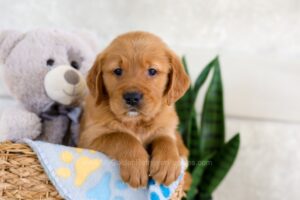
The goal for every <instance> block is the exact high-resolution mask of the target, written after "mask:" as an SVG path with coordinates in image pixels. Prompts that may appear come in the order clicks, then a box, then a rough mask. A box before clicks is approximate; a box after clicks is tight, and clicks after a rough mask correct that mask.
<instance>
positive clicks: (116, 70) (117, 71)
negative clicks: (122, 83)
mask: <svg viewBox="0 0 300 200" xmlns="http://www.w3.org/2000/svg"><path fill="white" fill-rule="evenodd" d="M122 73H123V70H122V69H121V68H117V69H115V70H114V74H115V75H117V76H121V75H122Z"/></svg>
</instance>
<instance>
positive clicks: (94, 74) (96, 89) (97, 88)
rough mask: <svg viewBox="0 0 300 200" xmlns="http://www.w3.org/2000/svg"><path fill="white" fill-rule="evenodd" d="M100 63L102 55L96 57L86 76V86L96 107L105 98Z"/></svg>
mask: <svg viewBox="0 0 300 200" xmlns="http://www.w3.org/2000/svg"><path fill="white" fill-rule="evenodd" d="M102 62H103V55H102V54H100V55H98V56H97V59H96V61H95V62H94V65H93V67H92V68H91V69H90V70H89V72H88V75H87V86H88V88H89V90H90V93H91V95H92V96H93V97H94V98H95V102H96V106H97V105H100V103H101V101H102V100H103V99H104V98H105V96H106V91H105V87H104V82H103V77H102Z"/></svg>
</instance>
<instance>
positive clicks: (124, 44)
mask: <svg viewBox="0 0 300 200" xmlns="http://www.w3.org/2000/svg"><path fill="white" fill-rule="evenodd" d="M88 85H89V88H90V90H91V94H92V95H93V96H94V97H95V98H96V102H97V104H100V103H101V101H108V102H109V106H110V109H111V111H112V112H113V113H114V114H115V115H116V117H117V118H119V119H121V120H123V121H130V120H140V119H143V120H148V119H151V118H153V117H154V116H155V115H156V114H157V113H158V112H159V110H160V108H161V107H162V106H163V105H166V104H168V105H170V104H172V103H174V102H175V101H176V100H177V99H178V98H180V97H181V96H182V95H183V94H184V92H185V91H186V89H187V88H188V86H189V79H188V77H187V75H186V73H185V71H184V69H183V66H182V65H181V63H180V60H179V59H178V57H177V56H176V55H175V54H174V53H173V52H172V51H171V50H169V49H168V48H167V47H166V45H165V44H164V43H163V42H162V41H161V40H160V39H159V38H158V37H156V36H154V35H152V34H149V33H144V32H132V33H128V34H124V35H121V36H119V37H118V38H116V39H115V40H114V41H113V42H112V43H111V44H110V45H109V46H108V47H107V48H106V49H105V50H104V52H103V53H101V54H100V55H99V56H98V58H97V60H96V62H95V64H94V66H93V68H92V69H91V71H90V72H89V75H88Z"/></svg>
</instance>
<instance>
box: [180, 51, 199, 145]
mask: <svg viewBox="0 0 300 200" xmlns="http://www.w3.org/2000/svg"><path fill="white" fill-rule="evenodd" d="M182 64H183V66H184V68H185V70H186V72H187V73H188V66H187V62H186V59H185V56H183V57H182ZM193 96H194V95H193V88H192V85H191V86H190V88H189V89H188V90H187V92H186V93H185V94H184V96H183V97H181V98H180V99H179V101H177V102H176V104H175V106H176V112H177V114H178V117H179V121H180V123H179V127H178V129H179V132H180V133H181V134H182V137H183V140H184V143H185V144H186V145H187V147H188V148H190V139H191V136H190V135H191V129H192V128H191V125H192V124H191V113H192V112H196V110H195V108H194V107H193V106H191V103H192V101H193ZM197 131H198V130H197Z"/></svg>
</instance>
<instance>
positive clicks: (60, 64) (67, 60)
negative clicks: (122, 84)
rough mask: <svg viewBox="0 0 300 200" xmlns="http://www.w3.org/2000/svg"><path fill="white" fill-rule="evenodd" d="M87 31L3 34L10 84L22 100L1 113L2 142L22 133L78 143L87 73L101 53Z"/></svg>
mask: <svg viewBox="0 0 300 200" xmlns="http://www.w3.org/2000/svg"><path fill="white" fill-rule="evenodd" d="M96 44H97V38H96V37H95V35H92V34H91V33H88V32H78V33H69V32H64V31H60V30H47V29H39V30H33V31H30V32H27V33H22V32H18V31H4V32H2V33H1V34H0V61H1V63H3V73H4V79H5V82H6V85H7V87H8V89H9V91H10V93H11V95H12V96H13V97H14V98H15V99H16V100H17V101H18V103H19V105H18V106H16V107H14V108H7V109H6V110H4V111H3V113H2V115H1V117H0V142H1V141H6V140H10V141H19V140H21V139H23V138H29V139H37V140H42V141H47V142H51V143H58V144H61V143H63V144H67V145H73V146H74V145H75V144H76V138H77V133H78V131H79V117H80V113H81V106H80V105H81V103H82V100H83V97H84V96H85V93H86V83H85V75H86V73H87V71H88V69H89V67H90V66H92V63H93V61H94V59H95V56H96V53H97V50H98V49H97V46H96Z"/></svg>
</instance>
